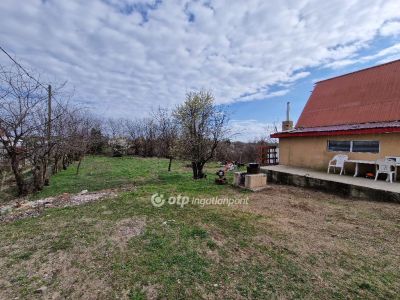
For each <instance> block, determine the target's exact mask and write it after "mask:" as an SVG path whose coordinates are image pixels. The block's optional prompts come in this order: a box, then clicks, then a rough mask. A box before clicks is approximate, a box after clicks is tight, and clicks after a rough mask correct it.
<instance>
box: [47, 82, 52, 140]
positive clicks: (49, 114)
mask: <svg viewBox="0 0 400 300" xmlns="http://www.w3.org/2000/svg"><path fill="white" fill-rule="evenodd" d="M48 97H49V98H48V101H47V146H48V147H49V148H50V139H51V85H50V84H49V87H48Z"/></svg>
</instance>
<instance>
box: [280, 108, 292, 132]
mask: <svg viewBox="0 0 400 300" xmlns="http://www.w3.org/2000/svg"><path fill="white" fill-rule="evenodd" d="M292 129H293V121H290V102H288V103H287V107H286V121H283V122H282V131H289V130H292Z"/></svg>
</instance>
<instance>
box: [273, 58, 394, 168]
mask: <svg viewBox="0 0 400 300" xmlns="http://www.w3.org/2000/svg"><path fill="white" fill-rule="evenodd" d="M283 123H284V124H283V128H284V129H283V131H282V132H278V133H275V134H272V135H271V137H273V138H279V144H280V164H282V165H288V166H294V167H304V168H311V169H318V170H326V167H327V165H328V162H329V160H330V159H332V157H333V156H334V155H335V154H346V155H348V156H349V159H353V160H376V159H378V158H384V157H385V156H400V60H396V61H392V62H389V63H386V64H382V65H378V66H374V67H371V68H367V69H363V70H360V71H356V72H353V73H349V74H345V75H341V76H338V77H334V78H330V79H326V80H322V81H319V82H317V83H316V85H315V88H314V90H313V92H312V94H311V96H310V98H309V99H308V102H307V104H306V106H305V107H304V110H303V112H302V113H301V116H300V118H299V120H298V121H297V124H296V126H295V127H294V128H292V126H291V123H290V121H288V120H287V121H285V122H283ZM285 129H286V130H285Z"/></svg>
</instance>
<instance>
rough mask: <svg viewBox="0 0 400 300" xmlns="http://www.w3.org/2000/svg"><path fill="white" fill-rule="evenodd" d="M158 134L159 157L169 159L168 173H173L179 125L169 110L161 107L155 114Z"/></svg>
mask: <svg viewBox="0 0 400 300" xmlns="http://www.w3.org/2000/svg"><path fill="white" fill-rule="evenodd" d="M153 118H154V120H155V122H156V126H157V132H158V134H157V135H158V139H157V140H158V149H159V150H158V152H159V153H158V155H159V156H161V157H165V158H168V159H169V164H168V172H170V171H171V165H172V159H173V158H174V155H173V153H174V151H173V150H174V146H175V145H176V141H177V136H178V134H177V124H176V122H175V120H174V119H173V118H172V116H171V114H170V112H169V111H168V109H165V108H161V107H159V108H158V110H157V111H156V112H154V113H153Z"/></svg>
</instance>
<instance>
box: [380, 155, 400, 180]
mask: <svg viewBox="0 0 400 300" xmlns="http://www.w3.org/2000/svg"><path fill="white" fill-rule="evenodd" d="M376 165H377V167H376V175H375V181H377V180H378V175H379V174H387V176H388V178H387V179H386V181H390V183H393V180H394V178H395V176H396V162H395V161H394V160H391V159H382V158H381V159H378V160H377V161H376Z"/></svg>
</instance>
